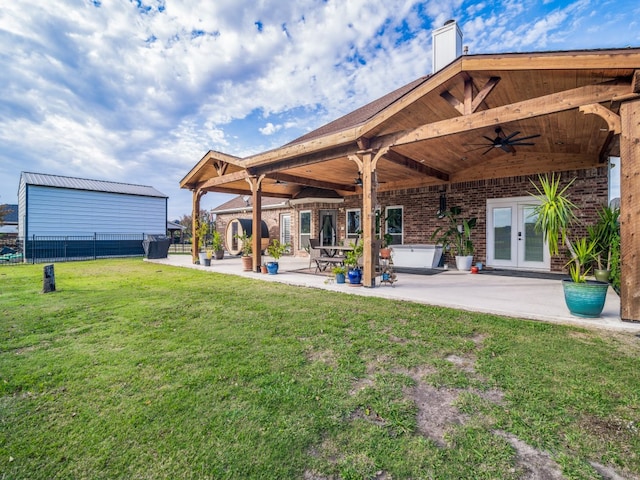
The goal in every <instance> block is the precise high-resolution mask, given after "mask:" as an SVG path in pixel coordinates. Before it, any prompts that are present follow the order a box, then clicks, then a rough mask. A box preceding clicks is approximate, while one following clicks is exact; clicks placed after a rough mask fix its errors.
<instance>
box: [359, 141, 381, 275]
mask: <svg viewBox="0 0 640 480" xmlns="http://www.w3.org/2000/svg"><path fill="white" fill-rule="evenodd" d="M372 157H373V155H372V152H371V150H367V151H365V152H364V153H363V155H362V232H363V235H362V241H363V242H364V243H363V247H364V248H363V252H362V266H363V267H364V268H363V272H362V284H363V285H364V286H365V287H375V286H376V271H375V259H374V258H373V254H374V248H373V242H375V241H376V222H375V215H376V212H375V208H376V201H377V200H376V185H375V181H374V180H375V171H374V170H373V169H372V163H373V162H372V160H373V159H372Z"/></svg>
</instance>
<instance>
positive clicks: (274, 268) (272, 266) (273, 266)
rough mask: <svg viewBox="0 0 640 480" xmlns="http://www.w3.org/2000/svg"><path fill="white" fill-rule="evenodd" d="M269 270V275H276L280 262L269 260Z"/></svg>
mask: <svg viewBox="0 0 640 480" xmlns="http://www.w3.org/2000/svg"><path fill="white" fill-rule="evenodd" d="M267 272H269V275H275V274H277V273H278V262H268V263H267Z"/></svg>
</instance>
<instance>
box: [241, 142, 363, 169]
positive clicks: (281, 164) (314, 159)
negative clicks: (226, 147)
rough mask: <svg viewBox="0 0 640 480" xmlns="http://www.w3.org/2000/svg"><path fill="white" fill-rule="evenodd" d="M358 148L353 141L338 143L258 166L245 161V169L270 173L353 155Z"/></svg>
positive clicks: (285, 156)
mask: <svg viewBox="0 0 640 480" xmlns="http://www.w3.org/2000/svg"><path fill="white" fill-rule="evenodd" d="M358 150H359V148H358V147H357V145H356V144H355V141H354V143H353V144H351V145H338V146H336V147H335V148H330V149H327V150H324V151H321V152H313V153H309V154H306V155H302V156H300V157H295V158H290V155H287V154H286V152H285V155H284V156H283V159H282V160H280V161H273V162H272V163H267V164H264V165H259V166H250V165H249V164H248V163H247V171H248V172H249V174H251V175H261V174H263V173H266V174H267V175H268V174H271V173H277V172H281V171H283V170H288V169H290V168H295V167H304V166H305V165H313V164H314V163H321V162H326V161H328V160H335V159H336V158H345V157H348V156H349V155H355V154H356V152H357V151H358Z"/></svg>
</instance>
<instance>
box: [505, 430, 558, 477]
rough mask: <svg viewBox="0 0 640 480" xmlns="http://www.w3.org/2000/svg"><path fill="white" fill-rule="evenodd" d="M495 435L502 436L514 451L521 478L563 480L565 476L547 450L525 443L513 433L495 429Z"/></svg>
mask: <svg viewBox="0 0 640 480" xmlns="http://www.w3.org/2000/svg"><path fill="white" fill-rule="evenodd" d="M494 433H495V434H496V435H500V436H501V437H503V438H504V439H505V440H506V441H507V442H509V444H510V445H511V446H512V447H513V448H514V449H515V451H516V467H517V468H518V470H520V471H521V472H522V473H521V474H520V476H519V477H518V478H520V479H521V480H538V479H540V480H563V479H564V478H565V477H564V476H563V475H562V471H561V469H560V467H559V466H558V464H557V463H556V462H555V461H554V460H553V459H552V458H551V455H549V454H548V453H547V452H543V451H541V450H537V449H535V448H533V447H532V446H530V445H528V444H526V443H525V442H523V441H522V440H520V439H519V438H518V437H516V436H515V435H512V434H510V433H506V432H500V431H496V432H494Z"/></svg>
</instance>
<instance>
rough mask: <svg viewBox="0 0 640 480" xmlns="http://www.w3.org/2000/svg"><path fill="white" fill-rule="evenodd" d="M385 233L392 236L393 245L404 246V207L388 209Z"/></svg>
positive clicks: (386, 211)
mask: <svg viewBox="0 0 640 480" xmlns="http://www.w3.org/2000/svg"><path fill="white" fill-rule="evenodd" d="M385 232H386V233H388V234H390V235H391V237H392V240H391V244H392V245H402V243H403V239H402V207H387V208H386V210H385Z"/></svg>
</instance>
